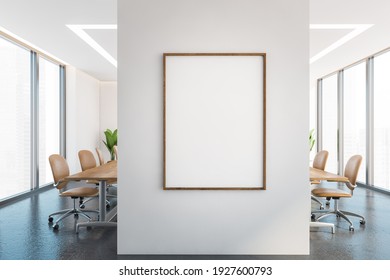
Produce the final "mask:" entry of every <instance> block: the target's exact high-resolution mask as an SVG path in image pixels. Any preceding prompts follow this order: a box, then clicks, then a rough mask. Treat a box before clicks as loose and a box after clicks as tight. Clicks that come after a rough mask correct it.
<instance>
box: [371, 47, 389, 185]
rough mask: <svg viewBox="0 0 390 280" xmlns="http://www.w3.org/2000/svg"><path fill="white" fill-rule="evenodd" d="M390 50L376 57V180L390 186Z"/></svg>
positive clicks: (377, 183)
mask: <svg viewBox="0 0 390 280" xmlns="http://www.w3.org/2000/svg"><path fill="white" fill-rule="evenodd" d="M389 73H390V52H387V53H385V54H382V55H379V56H377V57H375V59H374V166H373V167H374V168H373V173H374V180H373V183H374V185H376V186H380V187H384V188H390V79H389Z"/></svg>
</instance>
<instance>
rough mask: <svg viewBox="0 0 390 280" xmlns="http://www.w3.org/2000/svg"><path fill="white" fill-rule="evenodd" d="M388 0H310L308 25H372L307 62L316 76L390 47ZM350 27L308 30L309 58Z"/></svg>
mask: <svg viewBox="0 0 390 280" xmlns="http://www.w3.org/2000/svg"><path fill="white" fill-rule="evenodd" d="M389 12H390V1H389V0H369V1H368V0H326V1H325V0H310V24H374V25H373V26H372V27H370V28H369V29H367V30H366V31H364V32H363V33H361V34H360V35H358V36H356V37H355V38H353V39H351V40H349V41H348V42H346V43H345V44H343V45H342V46H340V47H338V48H337V49H335V50H334V51H332V52H330V53H328V54H327V55H325V56H324V57H322V58H320V59H318V60H317V61H316V62H314V63H312V64H311V65H310V78H311V85H312V86H313V84H315V81H316V79H318V78H321V77H322V76H324V75H327V74H330V73H331V72H334V71H336V70H338V69H340V68H343V67H345V66H348V65H350V64H352V63H354V62H356V61H359V60H361V59H364V58H366V57H367V56H370V55H372V54H375V53H377V52H379V51H381V50H383V49H386V48H388V47H390V36H389V34H390V16H389ZM350 31H351V29H349V30H310V48H311V49H310V57H312V56H314V55H315V54H317V53H318V52H319V51H320V50H321V49H323V48H326V47H327V46H329V45H330V44H333V43H334V42H335V41H337V40H339V39H340V38H341V37H343V36H344V35H346V34H347V33H349V32H350Z"/></svg>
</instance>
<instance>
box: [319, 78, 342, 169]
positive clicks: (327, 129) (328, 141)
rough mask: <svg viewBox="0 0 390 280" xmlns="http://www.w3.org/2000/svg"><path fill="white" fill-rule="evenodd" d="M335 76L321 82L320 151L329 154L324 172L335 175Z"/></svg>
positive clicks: (336, 151)
mask: <svg viewBox="0 0 390 280" xmlns="http://www.w3.org/2000/svg"><path fill="white" fill-rule="evenodd" d="M337 104H338V102H337V75H332V76H329V77H327V78H325V79H323V81H322V149H323V150H327V151H328V152H329V156H328V161H327V163H326V170H327V171H330V172H333V173H337V171H338V170H337V169H338V149H337V145H338V144H337V134H338V123H337V117H338V115H337Z"/></svg>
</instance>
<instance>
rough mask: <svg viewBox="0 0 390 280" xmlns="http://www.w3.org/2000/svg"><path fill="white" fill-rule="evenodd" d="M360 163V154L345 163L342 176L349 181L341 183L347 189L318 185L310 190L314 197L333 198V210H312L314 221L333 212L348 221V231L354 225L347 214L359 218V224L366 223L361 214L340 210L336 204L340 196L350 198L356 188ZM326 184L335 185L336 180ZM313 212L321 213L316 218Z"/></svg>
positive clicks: (351, 229) (352, 228)
mask: <svg viewBox="0 0 390 280" xmlns="http://www.w3.org/2000/svg"><path fill="white" fill-rule="evenodd" d="M361 163H362V156H360V155H354V156H352V157H351V158H350V159H349V160H348V162H347V164H346V165H345V169H344V176H345V177H347V178H348V180H349V182H348V183H346V184H342V185H343V186H344V185H345V186H347V187H348V190H343V189H340V188H331V187H330V188H328V187H320V188H316V189H313V190H312V192H311V193H312V195H314V196H315V197H325V198H327V199H333V200H334V209H333V210H331V211H329V210H315V211H312V217H313V218H314V219H315V220H316V221H319V220H320V219H322V218H325V217H327V216H329V215H332V214H335V215H337V216H338V217H341V218H343V219H345V220H346V221H347V222H348V223H349V230H350V231H353V230H354V227H353V224H352V222H351V221H350V220H349V218H348V217H347V216H353V217H358V218H360V224H362V225H364V224H365V223H366V220H365V218H364V217H363V216H361V215H359V214H356V213H352V212H348V211H344V210H340V209H339V207H338V205H339V204H338V202H339V199H340V198H351V197H352V195H353V190H354V189H355V188H356V178H357V175H358V172H359V168H360V165H361ZM328 184H332V185H335V184H336V185H337V183H336V182H333V183H328ZM337 186H339V185H337ZM315 213H321V214H322V215H320V216H319V217H318V218H315Z"/></svg>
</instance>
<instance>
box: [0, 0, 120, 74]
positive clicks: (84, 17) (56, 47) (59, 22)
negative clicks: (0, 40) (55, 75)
mask: <svg viewBox="0 0 390 280" xmlns="http://www.w3.org/2000/svg"><path fill="white" fill-rule="evenodd" d="M0 7H1V8H0V27H3V28H5V29H6V30H8V31H10V32H12V33H13V34H15V35H17V36H19V37H21V38H23V39H24V40H26V41H28V42H30V43H31V44H33V45H35V46H36V47H38V48H40V49H42V50H44V51H46V52H48V53H50V54H52V55H54V56H55V57H57V58H58V59H60V60H62V61H64V62H66V63H68V64H71V65H73V66H75V67H76V68H78V69H80V70H82V71H84V72H86V73H88V74H90V75H91V76H93V77H95V78H96V79H98V80H101V81H116V79H117V69H116V67H115V66H114V65H112V64H111V63H110V62H109V61H107V60H106V59H105V58H104V57H103V56H102V55H100V54H99V53H98V52H97V51H95V50H94V49H92V48H91V47H90V46H89V45H88V44H87V43H85V42H84V41H83V40H82V39H81V38H79V37H78V36H77V35H76V34H75V33H74V32H73V31H71V30H70V29H69V28H68V27H66V25H67V24H75V25H77V24H80V25H84V24H117V1H116V0H0ZM86 32H87V33H88V34H89V35H90V36H91V37H92V38H93V39H94V40H95V41H96V42H98V43H99V44H100V45H101V46H102V47H103V48H104V49H105V50H106V51H107V52H109V53H110V54H111V56H113V57H114V58H116V56H117V51H116V46H117V35H116V30H86Z"/></svg>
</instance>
